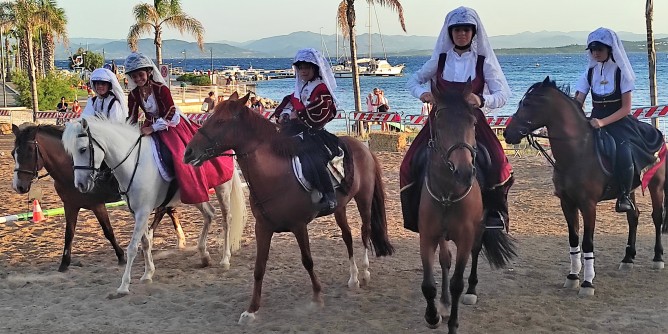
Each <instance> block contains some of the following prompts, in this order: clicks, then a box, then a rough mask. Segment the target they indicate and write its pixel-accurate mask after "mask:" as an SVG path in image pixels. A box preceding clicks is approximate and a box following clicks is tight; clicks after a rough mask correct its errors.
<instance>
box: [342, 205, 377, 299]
mask: <svg viewBox="0 0 668 334" xmlns="http://www.w3.org/2000/svg"><path fill="white" fill-rule="evenodd" d="M334 218H335V219H336V224H337V225H339V228H340V229H341V238H343V242H344V243H345V244H346V249H347V250H348V263H349V265H350V279H348V287H349V288H351V289H352V288H359V287H360V281H359V279H357V275H358V274H359V271H358V270H357V263H355V257H354V256H353V236H352V234H351V231H350V226H349V225H348V217H346V207H345V206H343V207H341V208H339V209H338V210H336V212H334ZM368 261H369V260H368V258H367V268H368Z"/></svg>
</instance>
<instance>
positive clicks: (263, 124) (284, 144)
mask: <svg viewBox="0 0 668 334" xmlns="http://www.w3.org/2000/svg"><path fill="white" fill-rule="evenodd" d="M232 108H233V109H232V111H233V112H239V114H240V115H241V117H242V118H243V119H244V120H246V121H247V123H248V126H249V127H250V128H251V132H252V133H253V135H254V136H256V137H257V138H262V139H265V140H267V141H269V142H270V147H271V149H272V151H274V152H275V153H276V154H277V155H279V156H281V157H292V156H295V155H297V153H298V147H299V143H298V142H297V139H296V138H295V137H292V136H286V135H285V134H283V133H281V132H280V128H279V127H278V126H277V125H276V124H275V123H272V122H271V121H269V120H268V119H266V118H264V116H262V115H261V114H259V113H257V112H255V111H253V110H251V109H250V108H248V107H246V106H245V105H242V104H240V103H235V104H233V105H232ZM216 111H218V110H216ZM223 112H225V111H223Z"/></svg>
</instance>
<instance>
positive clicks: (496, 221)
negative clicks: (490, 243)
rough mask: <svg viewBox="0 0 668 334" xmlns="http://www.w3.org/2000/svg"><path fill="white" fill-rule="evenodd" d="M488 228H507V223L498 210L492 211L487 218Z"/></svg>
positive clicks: (486, 224)
mask: <svg viewBox="0 0 668 334" xmlns="http://www.w3.org/2000/svg"><path fill="white" fill-rule="evenodd" d="M485 228H486V229H496V230H505V229H506V223H505V222H504V220H503V218H502V217H501V215H500V214H499V213H498V212H490V213H489V214H488V215H487V219H485Z"/></svg>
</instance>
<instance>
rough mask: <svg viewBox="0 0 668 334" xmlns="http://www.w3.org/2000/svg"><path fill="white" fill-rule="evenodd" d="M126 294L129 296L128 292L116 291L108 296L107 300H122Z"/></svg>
mask: <svg viewBox="0 0 668 334" xmlns="http://www.w3.org/2000/svg"><path fill="white" fill-rule="evenodd" d="M128 294H130V291H126V292H120V291H116V292H115V293H110V294H108V295H107V299H112V300H113V299H118V298H123V297H125V296H127V295H128Z"/></svg>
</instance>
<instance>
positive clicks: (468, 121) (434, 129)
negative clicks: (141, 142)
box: [418, 82, 516, 333]
mask: <svg viewBox="0 0 668 334" xmlns="http://www.w3.org/2000/svg"><path fill="white" fill-rule="evenodd" d="M431 91H432V93H433V96H434V98H435V99H436V104H435V105H434V109H433V111H432V113H431V114H430V116H429V117H430V118H431V120H430V122H431V133H430V135H431V138H430V141H429V145H428V148H427V152H426V154H427V159H426V168H425V171H424V175H422V176H421V177H422V181H421V182H423V187H422V192H421V194H420V196H421V198H420V205H419V209H418V229H419V233H420V257H421V259H422V268H423V279H422V294H423V295H424V297H425V299H426V301H427V308H426V310H425V315H424V318H425V320H426V321H427V324H428V326H429V327H430V328H437V327H438V326H439V325H440V323H441V320H442V317H443V315H442V313H443V314H445V313H446V312H447V309H448V308H450V314H449V318H448V331H449V332H450V333H456V332H457V328H458V326H459V316H458V309H459V299H460V297H461V295H462V292H463V291H464V270H465V269H466V265H467V263H468V260H469V256H470V255H472V260H471V273H470V275H469V279H468V283H469V287H468V289H467V291H466V294H465V296H464V299H463V300H462V301H463V303H464V304H475V303H476V302H477V296H476V287H477V285H478V273H477V267H478V256H479V254H480V251H481V250H482V248H483V246H484V249H485V255H486V257H487V259H488V261H489V263H490V265H491V266H493V267H496V268H500V267H504V266H505V265H506V263H507V262H508V261H509V260H510V259H511V258H513V257H514V256H516V253H515V245H514V241H513V240H512V239H511V238H509V237H508V235H507V234H505V233H504V232H503V231H502V230H500V229H485V227H484V224H483V218H484V209H483V202H482V194H481V186H480V184H479V181H478V178H477V177H476V176H477V167H476V165H475V161H476V156H477V154H478V151H479V147H478V146H477V144H476V138H475V124H476V117H475V114H474V109H473V107H472V106H471V105H470V104H469V103H468V102H467V101H466V100H465V99H464V96H466V95H468V94H470V92H471V85H470V82H469V83H467V85H466V86H465V88H464V91H463V92H457V91H446V92H441V91H439V89H438V87H437V85H436V84H433V83H432V88H431ZM447 241H452V242H454V243H455V245H456V246H457V254H456V263H455V270H454V273H453V274H452V278H451V279H450V281H449V282H448V276H449V270H450V265H451V261H452V255H451V254H450V251H449V249H448V245H447ZM437 247H438V248H439V262H440V265H441V271H442V284H441V298H440V301H439V302H440V305H439V306H440V310H439V309H438V308H437V306H436V304H435V298H436V295H437V289H436V283H435V281H434V273H433V265H434V257H435V253H436V248H437ZM448 290H449V291H448Z"/></svg>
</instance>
